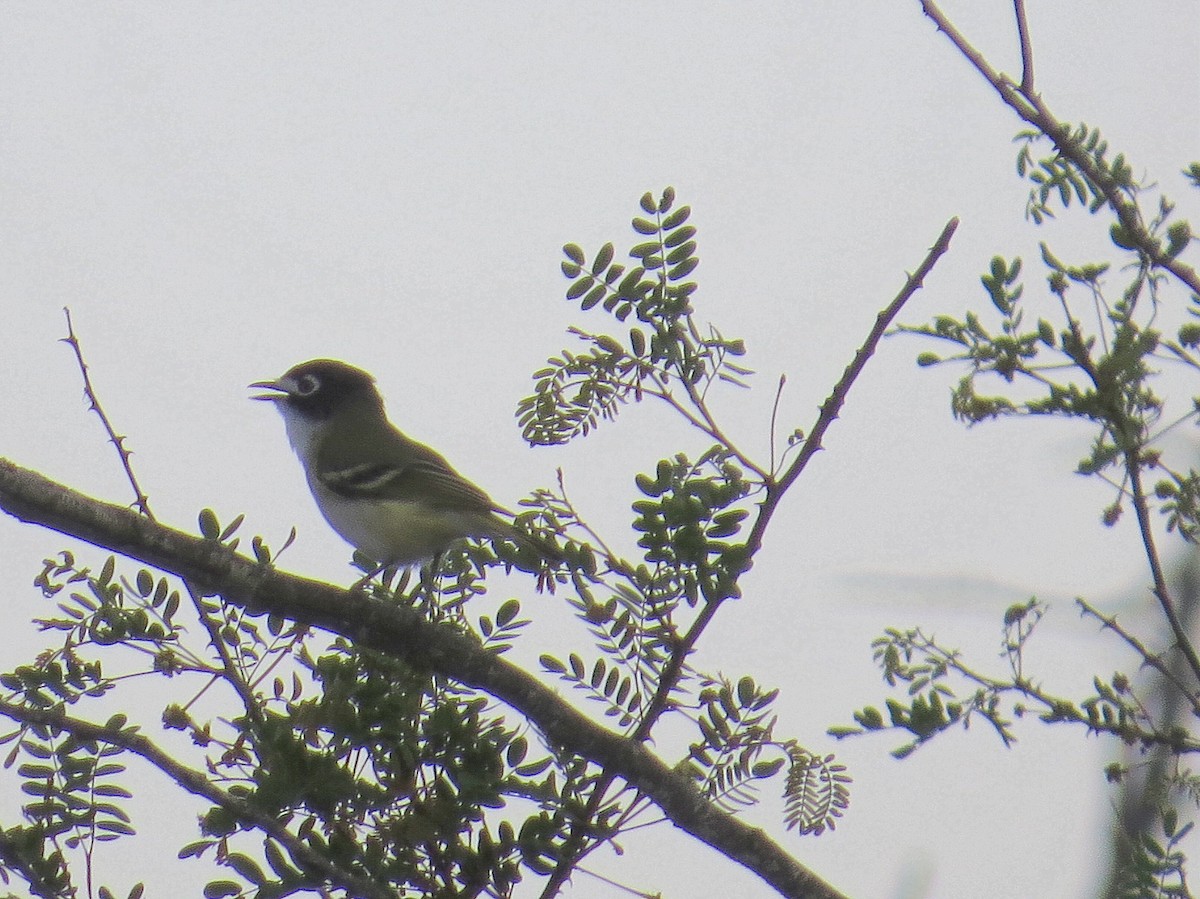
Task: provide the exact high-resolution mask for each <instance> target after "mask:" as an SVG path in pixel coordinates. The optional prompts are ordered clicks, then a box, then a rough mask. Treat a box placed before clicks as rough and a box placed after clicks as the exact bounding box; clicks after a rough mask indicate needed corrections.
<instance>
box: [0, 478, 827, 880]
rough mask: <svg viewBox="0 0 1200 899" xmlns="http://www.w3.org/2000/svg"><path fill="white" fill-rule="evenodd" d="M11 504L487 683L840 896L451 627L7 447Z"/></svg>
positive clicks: (761, 860)
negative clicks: (31, 464) (65, 479)
mask: <svg viewBox="0 0 1200 899" xmlns="http://www.w3.org/2000/svg"><path fill="white" fill-rule="evenodd" d="M0 508H2V509H4V510H5V511H6V512H8V513H9V514H10V515H12V516H14V517H16V518H18V519H20V520H22V521H25V522H28V523H32V524H37V525H40V526H42V527H46V528H50V529H51V530H54V531H58V532H59V533H62V534H65V535H67V536H70V537H74V538H77V539H80V540H84V541H86V542H87V543H90V544H92V545H94V546H98V547H101V548H104V549H107V550H111V551H112V552H116V553H119V554H121V555H124V556H127V557H129V558H131V559H136V560H138V561H140V562H143V563H145V564H147V565H150V566H153V567H154V568H158V569H161V570H163V571H168V572H171V573H172V574H175V575H177V576H178V577H181V578H183V579H184V580H187V581H191V582H194V583H195V584H197V585H198V586H199V587H200V588H201V589H202V590H203V591H205V592H211V593H214V594H219V595H221V596H223V597H224V598H225V599H226V600H227V601H229V602H232V603H234V604H235V605H239V606H242V607H245V608H247V609H248V610H250V611H252V612H255V613H261V612H271V613H274V614H277V615H281V616H284V617H286V618H289V619H292V620H295V621H299V622H301V623H303V624H307V625H311V626H315V627H320V628H323V629H324V630H327V631H330V632H332V633H336V634H340V635H342V636H344V637H346V638H347V639H349V640H352V641H354V642H355V643H356V644H357V645H359V646H363V647H367V648H370V649H374V650H377V651H379V652H382V653H385V654H387V655H390V656H392V657H394V658H402V659H404V660H405V661H407V662H408V663H410V664H414V665H418V666H421V667H424V668H427V669H429V670H431V671H435V672H437V673H439V674H443V675H445V676H447V677H449V678H451V679H453V680H456V681H458V682H460V683H463V684H466V685H468V686H471V687H474V688H477V689H479V690H482V691H483V692H485V693H488V694H489V695H491V696H494V697H495V698H497V699H499V700H501V701H503V702H505V703H507V704H508V705H510V706H511V707H513V708H514V709H516V710H517V711H519V712H520V713H522V714H523V715H525V716H526V717H527V718H528V719H529V720H530V721H531V722H532V723H533V724H535V725H536V726H537V727H538V728H539V729H540V730H541V732H542V733H543V735H544V736H545V737H546V739H547V740H549V741H550V742H551V743H552V744H553V745H555V746H560V747H563V748H564V749H566V750H567V751H569V752H571V753H574V754H576V755H579V756H582V757H584V758H587V759H590V760H592V761H594V762H595V763H596V764H598V765H602V766H603V767H604V768H605V769H607V770H611V771H612V772H614V773H615V774H616V775H617V776H619V777H621V778H622V779H623V780H625V781H627V782H628V783H629V784H630V785H631V786H633V787H634V788H636V789H638V790H640V791H641V792H643V793H644V794H645V795H646V796H648V797H649V798H650V799H652V800H653V801H654V802H655V804H657V805H658V807H659V808H661V809H662V811H663V812H664V813H665V814H666V815H667V817H668V818H670V819H671V821H672V822H673V823H674V824H675V826H676V827H679V828H680V829H682V830H684V831H686V832H687V833H690V834H691V835H692V836H694V837H696V838H697V839H699V840H701V841H703V842H704V843H706V844H708V845H709V846H711V847H712V848H713V849H715V850H717V851H718V852H720V853H721V854H723V855H725V856H726V857H727V858H729V859H731V860H733V861H736V862H737V863H739V864H741V865H743V866H744V867H746V868H747V869H748V870H750V871H753V872H754V873H755V874H757V875H758V876H759V877H761V878H762V879H763V880H764V881H766V882H767V883H768V884H770V885H771V887H773V888H774V889H775V890H776V891H777V892H779V893H780V894H781V895H784V896H789V897H804V899H838V897H840V896H841V894H840V893H838V892H837V891H836V890H835V889H834V888H833V887H832V886H830V885H829V884H827V883H825V882H824V881H823V880H821V879H820V878H819V877H818V876H817V875H816V874H815V873H813V872H812V871H810V870H809V869H807V868H805V867H804V866H803V865H801V864H800V863H799V862H797V861H796V860H795V859H794V858H792V857H791V856H790V855H789V854H788V853H787V852H786V851H784V849H783V848H782V847H780V846H779V845H778V844H777V843H775V842H774V841H773V840H772V839H770V838H769V837H768V836H767V835H766V834H765V833H763V831H762V830H760V829H759V828H756V827H752V826H750V825H749V824H746V823H744V822H742V821H741V820H739V819H737V818H734V817H733V816H731V815H729V814H727V813H725V812H723V811H721V810H720V809H719V808H717V807H716V806H714V805H713V803H711V802H710V801H709V800H707V799H706V798H705V797H704V796H703V794H702V793H701V792H700V790H699V789H698V788H697V786H696V784H695V783H694V782H693V781H692V780H691V779H689V778H688V777H686V776H685V775H683V774H680V773H677V772H675V771H673V770H672V769H671V768H669V767H668V766H667V765H665V764H664V763H663V762H662V761H660V760H659V759H658V758H657V757H655V756H654V755H653V754H652V753H650V751H649V750H647V749H646V748H645V747H644V746H642V745H641V744H639V743H637V742H635V741H631V740H629V739H626V738H624V737H622V736H621V735H619V734H616V733H613V732H612V731H609V730H607V729H605V728H603V727H601V726H599V725H597V724H595V723H593V722H592V721H591V720H590V719H588V718H587V717H586V716H585V715H583V714H582V713H581V712H579V711H577V710H576V709H574V708H573V707H571V706H570V705H568V704H567V703H565V702H563V700H562V699H560V698H559V697H558V695H557V694H556V693H555V692H554V691H552V690H551V689H549V688H548V687H546V686H544V685H543V684H542V683H541V682H539V681H538V680H536V679H535V678H534V677H532V676H531V675H529V674H527V673H526V672H524V671H522V670H521V669H520V668H517V667H516V666H514V665H512V664H510V663H508V662H506V661H505V660H504V659H502V658H500V657H498V656H496V655H495V654H494V653H491V652H488V651H487V650H484V649H483V648H481V647H480V645H479V644H478V642H477V641H475V640H473V639H471V638H470V637H468V636H465V635H464V634H462V633H460V632H458V631H456V630H454V629H452V628H450V627H446V626H443V625H438V624H435V623H431V622H429V621H428V620H426V619H425V618H423V617H422V616H421V615H420V614H419V613H417V612H415V611H413V610H410V609H403V608H399V607H397V606H395V605H394V604H391V603H388V602H386V601H384V600H379V599H375V598H373V597H370V596H367V595H365V594H363V593H361V592H356V591H346V590H343V589H341V588H338V587H335V586H333V585H331V584H325V583H321V582H319V581H311V580H306V579H304V578H301V577H298V576H296V575H293V574H288V573H286V572H281V571H277V570H275V569H273V568H271V567H269V566H265V565H261V564H259V563H257V562H255V561H252V560H251V559H248V558H246V557H245V556H240V555H238V554H237V553H234V552H233V551H231V550H230V549H229V548H228V547H226V546H223V545H222V544H220V543H218V542H216V541H212V540H204V539H201V538H198V537H193V536H191V535H189V534H185V533H183V532H182V531H178V530H175V529H173V528H168V527H165V526H163V525H161V524H158V523H155V522H152V521H150V520H148V519H147V518H146V517H144V516H142V515H138V514H137V513H135V512H133V511H132V510H130V509H127V508H125V507H122V506H117V505H112V504H109V503H104V502H101V501H99V500H95V499H92V498H90V497H87V496H84V495H83V494H81V493H78V492H75V491H73V490H70V489H69V488H67V487H65V486H63V485H61V484H57V483H55V482H53V481H51V480H49V479H47V478H45V477H43V476H42V475H40V474H38V473H36V472H34V471H30V470H28V469H24V468H21V467H20V466H17V465H15V464H14V463H12V462H11V461H9V460H6V459H0Z"/></svg>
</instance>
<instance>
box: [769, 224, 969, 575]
mask: <svg viewBox="0 0 1200 899" xmlns="http://www.w3.org/2000/svg"><path fill="white" fill-rule="evenodd" d="M957 228H958V219H957V218H952V219H950V221H948V222H946V226H945V227H944V228H942V233H941V234H939V235H938V238H937V240H936V241H934V243H933V246H932V247H930V248H929V252H928V253H926V254H925V258H924V259H923V260H922V261H921V264H920V265H919V266H917V270H916V271H915V272H913V273H912V274H911V275H909V276H908V279H907V280H906V281H905V282H904V287H902V288H901V289H900V292H899V293H898V294H896V298H895V299H893V300H892V302H891V303H889V304H888V306H887V308H885V309H884V310H883V311H882V312H880V313H879V315H878V316H876V319H875V326H874V327H873V328H871V331H870V333H869V334H867V339H866V340H865V341H863V344H862V346H861V347H859V349H858V352H857V353H855V354H854V359H853V360H851V362H850V364H849V365H848V366H846V370H845V371H844V372H843V373H842V377H841V379H840V380H839V381H838V382H837V384H836V385H834V388H833V392H832V393H830V394H829V396H828V397H827V398H826V400H825V402H824V403H822V404H821V409H820V413H819V414H818V416H817V421H816V424H814V425H813V428H812V430H811V431H810V432H809V433H808V436H807V437H805V439H804V443H803V445H802V446H801V448H800V453H799V455H798V456H796V458H795V460H794V461H793V462H792V464H791V465H789V466H788V467H787V469H786V470H785V471H784V473H783V476H782V477H781V478H779V480H777V481H773V482H772V483H769V484H768V485H767V496H766V499H764V500H763V503H762V506H761V507H760V508H759V513H758V518H757V519H756V520H755V522H754V527H753V528H752V529H751V531H750V536H749V537H748V538H747V540H746V546H747V549H748V551H749V554H750V556H753V555H754V554H755V553H756V552H758V550H759V548H760V547H761V546H762V538H763V535H764V534H765V533H766V530H767V525H768V524H769V523H770V521H771V516H772V515H774V513H775V509H776V507H777V506H778V505H779V501H780V500H781V499H782V498H783V495H784V494H785V493H786V492H787V490H788V488H789V487H791V486H792V484H793V483H794V482H795V480H796V478H798V477H800V474H801V472H803V471H804V469H805V468H806V467H807V465H808V463H809V461H810V460H811V459H812V457H813V456H815V455H816V454H817V452H818V451H819V450H820V449H821V441H822V439H823V438H824V436H825V432H826V431H828V430H829V426H830V425H832V424H833V422H834V421H835V420H836V419H837V416H838V412H840V411H841V408H842V406H843V405H844V404H845V402H846V396H847V394H849V392H850V388H851V387H852V386H853V385H854V382H855V381H856V380H857V379H858V376H859V375H860V374H861V373H862V370H863V367H864V366H865V365H866V364H867V360H868V359H870V358H871V356H873V355H874V354H875V349H876V347H878V346H879V341H880V340H882V339H883V335H884V333H885V332H886V331H887V329H888V326H889V325H890V324H891V323H892V321H893V320H894V319H895V318H896V316H897V315H899V314H900V310H901V309H902V308H903V307H904V304H905V303H907V302H908V301H909V300H910V299H911V298H912V295H913V294H915V293H916V292H917V290H919V289H920V288H921V286H922V284H923V283H924V281H925V278H926V277H928V275H929V273H930V272H931V271H933V267H934V266H935V265H936V264H937V261H938V259H940V258H941V257H942V255H943V254H944V253H945V252H946V251H947V250H948V249H949V248H950V239H951V238H952V237H953V236H954V232H955V230H956V229H957Z"/></svg>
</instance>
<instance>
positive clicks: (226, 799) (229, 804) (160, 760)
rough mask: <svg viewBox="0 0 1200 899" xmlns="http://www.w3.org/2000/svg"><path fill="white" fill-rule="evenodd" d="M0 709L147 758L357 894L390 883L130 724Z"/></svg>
mask: <svg viewBox="0 0 1200 899" xmlns="http://www.w3.org/2000/svg"><path fill="white" fill-rule="evenodd" d="M0 715H7V716H8V717H9V718H11V719H13V720H14V721H19V722H22V723H25V724H36V725H41V726H43V727H49V728H53V729H55V730H63V731H66V732H67V733H69V734H71V735H73V736H76V737H79V738H80V739H83V740H96V741H97V742H100V743H109V744H111V745H113V746H120V747H121V748H122V749H125V750H127V751H129V752H132V753H133V754H134V755H137V756H140V757H141V758H143V759H145V760H146V761H148V762H149V763H150V764H152V765H153V766H154V767H155V768H157V769H158V770H159V771H161V772H162V773H163V774H165V775H167V777H169V778H171V780H173V781H174V782H175V783H176V784H178V785H179V786H181V787H183V789H185V790H187V791H188V792H189V793H192V794H194V795H196V796H200V797H202V798H204V799H207V800H208V801H209V802H211V803H213V804H214V805H218V806H220V807H221V808H223V809H225V810H227V811H228V812H230V813H231V814H233V815H234V816H236V817H237V819H238V820H239V821H241V822H244V823H246V824H251V825H253V826H255V827H257V828H259V829H260V830H262V831H263V832H264V833H266V834H267V835H268V836H270V837H271V838H272V839H274V840H275V841H276V842H278V843H279V844H280V845H281V846H283V847H284V848H286V849H287V851H288V854H289V855H291V856H292V861H294V862H295V863H296V864H297V865H299V866H302V867H306V868H309V869H311V870H313V871H318V872H320V873H321V875H322V876H324V877H326V878H328V880H329V882H330V883H332V884H334V885H336V886H338V887H340V888H342V889H345V890H349V891H350V892H351V893H352V894H353V895H355V896H362V897H363V899H391V897H394V895H395V894H394V893H393V891H392V890H391V889H389V888H387V887H386V886H383V885H381V884H378V883H374V882H372V881H371V880H369V879H367V878H364V877H361V876H359V875H357V874H354V873H352V872H350V871H346V870H343V869H342V868H340V867H338V866H337V865H336V864H334V863H333V862H331V861H330V860H329V859H328V858H326V857H325V856H324V855H322V854H321V853H319V852H316V851H314V850H313V849H311V848H309V846H308V844H307V843H305V842H304V841H303V840H301V839H300V838H298V837H297V836H295V835H294V834H293V833H291V832H290V831H289V830H288V829H287V828H286V827H285V826H284V825H283V824H282V823H281V822H280V821H278V820H277V819H275V818H274V817H272V816H271V815H268V814H266V813H265V812H262V811H260V810H258V809H255V808H254V807H253V806H252V805H250V803H248V802H245V801H243V800H241V799H239V798H238V797H236V796H233V795H232V794H230V793H228V792H226V791H225V790H222V789H221V788H220V787H218V786H217V785H216V784H214V783H213V782H212V781H210V780H209V779H208V777H207V776H205V775H204V774H203V773H201V772H200V771H196V770H194V769H192V768H189V767H187V766H186V765H182V764H180V763H179V762H177V761H175V759H173V758H171V756H169V755H168V754H167V753H166V752H164V751H163V750H162V749H160V748H159V747H158V746H156V745H155V744H154V743H153V742H152V741H151V740H150V739H149V738H147V737H145V736H143V735H142V734H139V733H135V732H134V731H133V730H132V729H131V728H114V727H105V726H103V725H100V724H95V723H93V722H91V721H85V720H83V719H82V718H73V717H70V716H68V715H66V714H64V713H63V712H62V710H61V709H38V708H33V707H31V706H24V705H17V704H15V703H11V702H6V701H4V700H0Z"/></svg>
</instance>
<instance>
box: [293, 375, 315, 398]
mask: <svg viewBox="0 0 1200 899" xmlns="http://www.w3.org/2000/svg"><path fill="white" fill-rule="evenodd" d="M320 387H321V379H320V378H318V377H317V376H316V375H301V376H300V377H298V378H297V379H296V393H297V395H299V396H312V395H313V394H314V393H316V392H317V390H318V389H320Z"/></svg>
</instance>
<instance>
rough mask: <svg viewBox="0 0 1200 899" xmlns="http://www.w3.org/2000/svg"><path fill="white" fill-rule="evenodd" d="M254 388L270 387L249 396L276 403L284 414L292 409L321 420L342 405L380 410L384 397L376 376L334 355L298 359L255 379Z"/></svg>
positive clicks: (342, 407) (339, 408)
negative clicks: (265, 378)
mask: <svg viewBox="0 0 1200 899" xmlns="http://www.w3.org/2000/svg"><path fill="white" fill-rule="evenodd" d="M250 386H251V387H254V388H261V389H263V390H270V391H272V392H271V393H260V394H256V395H255V396H253V397H252V399H256V400H266V401H268V402H272V403H275V404H276V408H278V409H279V411H280V412H283V413H284V414H285V417H287V413H288V412H294V413H297V414H299V415H302V416H304V417H305V418H308V419H314V420H324V419H328V418H329V417H331V416H332V415H333V414H334V413H336V412H337V411H339V410H341V409H349V408H362V407H364V406H365V407H367V408H369V409H372V410H375V411H378V412H379V413H380V414H382V413H383V400H382V399H381V398H380V396H379V391H378V390H377V389H376V387H375V379H374V378H372V377H371V376H370V375H369V374H367V373H366V372H365V371H363V370H362V369H361V368H355V367H354V366H353V365H347V364H346V363H345V362H339V361H338V360H336V359H313V360H311V361H309V362H301V363H300V364H299V365H294V366H292V367H291V368H290V369H288V370H287V372H285V373H284V374H283V375H282V376H281V377H279V378H277V379H276V380H274V381H256V382H255V383H253V384H251V385H250Z"/></svg>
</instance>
